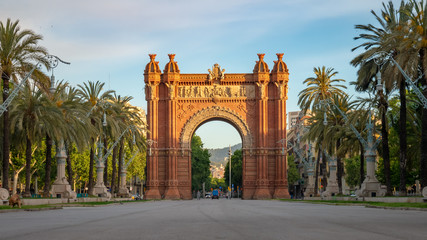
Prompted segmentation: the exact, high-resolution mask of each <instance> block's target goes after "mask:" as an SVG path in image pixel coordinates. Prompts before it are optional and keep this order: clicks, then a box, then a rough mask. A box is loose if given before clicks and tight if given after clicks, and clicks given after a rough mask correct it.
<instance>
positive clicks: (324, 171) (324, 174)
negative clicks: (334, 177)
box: [320, 151, 328, 191]
mask: <svg viewBox="0 0 427 240" xmlns="http://www.w3.org/2000/svg"><path fill="white" fill-rule="evenodd" d="M327 161H328V160H326V156H325V152H324V151H322V164H321V168H322V181H321V183H320V184H321V186H322V190H323V191H324V190H325V189H326V187H327V186H328V170H327V169H326V162H327Z"/></svg>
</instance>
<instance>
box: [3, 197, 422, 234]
mask: <svg viewBox="0 0 427 240" xmlns="http://www.w3.org/2000/svg"><path fill="white" fill-rule="evenodd" d="M426 236H427V211H415V210H407V211H404V210H387V209H376V208H365V207H362V206H334V205H323V204H306V203H298V202H280V201H273V200H269V201H253V200H238V199H233V200H227V199H219V200H199V201H198V200H190V201H152V202H134V203H125V204H122V205H121V204H116V205H107V206H101V207H69V208H64V209H61V210H48V211H38V212H37V211H36V212H27V211H25V212H24V211H21V212H9V213H0V239H14V240H17V239H32V240H36V239H64V240H65V239H73V240H75V239H79V240H81V239H104V240H105V239H168V240H170V239H316V240H320V239H328V240H330V239H375V240H381V239H426Z"/></svg>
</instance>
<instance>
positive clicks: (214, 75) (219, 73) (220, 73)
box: [208, 63, 225, 81]
mask: <svg viewBox="0 0 427 240" xmlns="http://www.w3.org/2000/svg"><path fill="white" fill-rule="evenodd" d="M208 72H209V81H212V80H218V81H220V80H222V79H224V72H225V69H222V70H221V66H219V64H218V63H215V64H214V65H213V66H212V69H208Z"/></svg>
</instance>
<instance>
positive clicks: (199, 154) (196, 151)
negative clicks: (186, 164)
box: [191, 135, 211, 191]
mask: <svg viewBox="0 0 427 240" xmlns="http://www.w3.org/2000/svg"><path fill="white" fill-rule="evenodd" d="M209 158H210V154H209V152H208V150H207V149H205V148H203V142H202V139H201V138H200V137H199V136H197V135H194V136H193V138H192V139H191V188H192V190H195V191H197V190H199V189H202V184H203V183H205V188H206V189H209V188H210V183H211V179H210V178H211V176H210V175H211V172H210V160H209Z"/></svg>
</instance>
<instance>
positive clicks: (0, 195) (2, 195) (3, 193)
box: [0, 188, 9, 201]
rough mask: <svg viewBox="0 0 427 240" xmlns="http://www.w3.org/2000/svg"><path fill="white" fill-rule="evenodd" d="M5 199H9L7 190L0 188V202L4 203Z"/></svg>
mask: <svg viewBox="0 0 427 240" xmlns="http://www.w3.org/2000/svg"><path fill="white" fill-rule="evenodd" d="M7 199H9V190H7V189H6V188H0V201H6V200H7Z"/></svg>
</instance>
